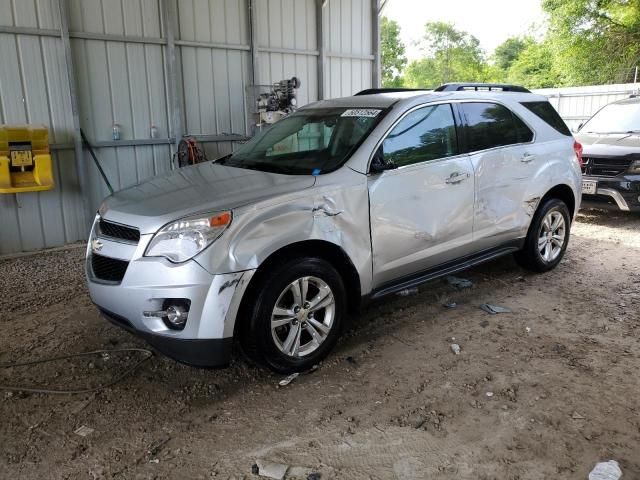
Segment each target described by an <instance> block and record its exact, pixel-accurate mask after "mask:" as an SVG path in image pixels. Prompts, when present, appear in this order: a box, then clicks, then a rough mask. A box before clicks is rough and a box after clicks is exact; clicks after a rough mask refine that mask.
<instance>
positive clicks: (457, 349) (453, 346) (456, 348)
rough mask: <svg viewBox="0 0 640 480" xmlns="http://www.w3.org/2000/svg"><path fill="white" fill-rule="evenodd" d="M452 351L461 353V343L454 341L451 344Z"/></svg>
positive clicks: (457, 353)
mask: <svg viewBox="0 0 640 480" xmlns="http://www.w3.org/2000/svg"><path fill="white" fill-rule="evenodd" d="M451 351H452V352H453V353H455V354H456V355H460V351H461V349H460V345H458V344H457V343H452V344H451Z"/></svg>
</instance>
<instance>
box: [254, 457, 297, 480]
mask: <svg viewBox="0 0 640 480" xmlns="http://www.w3.org/2000/svg"><path fill="white" fill-rule="evenodd" d="M255 464H256V465H257V467H258V475H260V476H261V477H267V478H275V479H276V480H282V479H283V478H284V476H285V475H286V474H287V470H288V469H289V466H288V465H283V464H281V463H274V462H267V461H265V460H257V461H256V463H255ZM252 471H253V469H252Z"/></svg>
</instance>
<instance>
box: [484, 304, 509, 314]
mask: <svg viewBox="0 0 640 480" xmlns="http://www.w3.org/2000/svg"><path fill="white" fill-rule="evenodd" d="M480 308H481V309H482V310H484V311H485V312H487V313H490V314H491V315H495V314H496V313H511V309H510V308H507V307H501V306H500V305H491V304H490V303H483V304H482V305H480Z"/></svg>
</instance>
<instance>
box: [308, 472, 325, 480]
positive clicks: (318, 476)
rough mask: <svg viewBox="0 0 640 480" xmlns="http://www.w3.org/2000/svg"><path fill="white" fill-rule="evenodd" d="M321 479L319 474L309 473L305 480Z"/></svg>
mask: <svg viewBox="0 0 640 480" xmlns="http://www.w3.org/2000/svg"><path fill="white" fill-rule="evenodd" d="M320 478H322V477H321V476H320V473H319V472H311V473H310V474H309V475H307V480H320Z"/></svg>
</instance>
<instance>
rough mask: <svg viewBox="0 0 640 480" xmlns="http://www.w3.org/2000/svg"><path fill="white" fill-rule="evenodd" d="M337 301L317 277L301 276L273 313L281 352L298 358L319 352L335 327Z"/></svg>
mask: <svg viewBox="0 0 640 480" xmlns="http://www.w3.org/2000/svg"><path fill="white" fill-rule="evenodd" d="M335 311H336V303H335V298H334V296H333V292H332V291H331V288H330V287H329V285H328V284H327V283H326V282H325V281H323V280H322V279H320V278H317V277H311V276H309V277H302V278H299V279H297V280H295V281H293V282H291V283H290V284H289V285H287V286H286V287H285V288H284V290H283V291H282V292H281V293H280V295H279V297H278V300H277V301H276V303H275V306H274V308H273V312H272V314H271V335H272V337H273V341H274V343H275V345H276V347H277V348H278V350H280V351H281V352H282V353H284V354H285V355H287V356H289V357H294V358H299V357H304V356H306V355H309V354H310V353H312V352H314V351H315V350H317V349H318V348H319V347H320V345H322V343H323V342H324V341H325V340H326V339H327V337H328V335H329V333H330V332H331V328H332V327H333V323H334V318H335Z"/></svg>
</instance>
